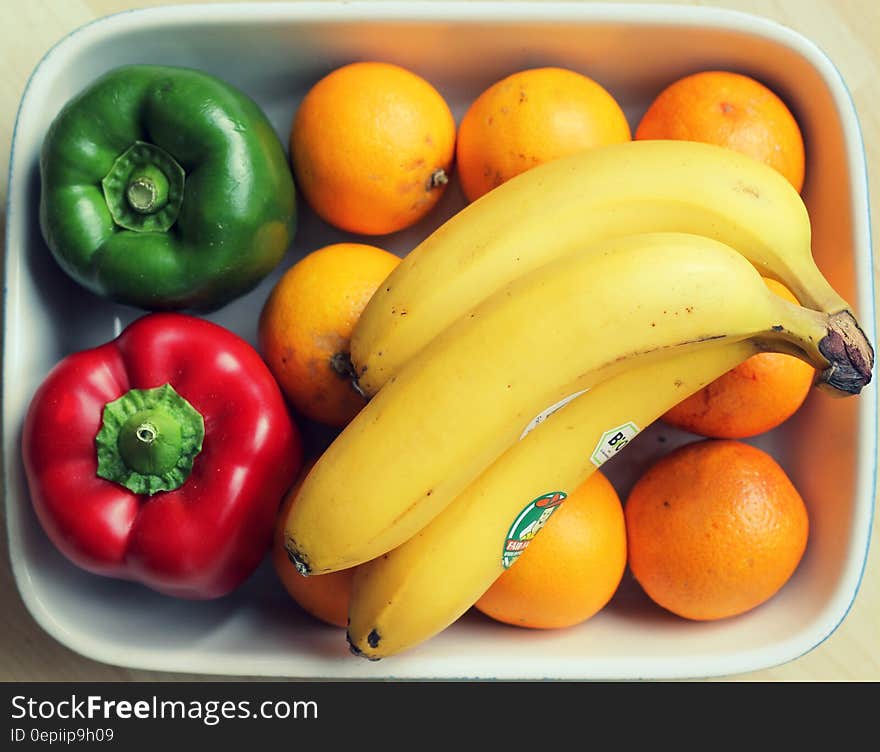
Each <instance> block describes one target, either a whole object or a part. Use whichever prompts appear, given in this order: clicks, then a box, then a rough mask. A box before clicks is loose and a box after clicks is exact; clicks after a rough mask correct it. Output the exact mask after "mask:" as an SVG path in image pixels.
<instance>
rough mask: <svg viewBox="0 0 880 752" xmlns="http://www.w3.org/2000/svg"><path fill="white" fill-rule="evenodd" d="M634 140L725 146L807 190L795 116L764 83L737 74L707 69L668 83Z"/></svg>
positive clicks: (799, 134) (641, 122) (802, 153)
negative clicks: (768, 167) (764, 164)
mask: <svg viewBox="0 0 880 752" xmlns="http://www.w3.org/2000/svg"><path fill="white" fill-rule="evenodd" d="M635 138H636V139H637V140H639V139H674V140H679V141H703V142H706V143H710V144H717V145H718V146H725V147H727V148H729V149H734V150H735V151H739V152H742V153H743V154H747V155H749V156H750V157H752V158H754V159H757V160H758V161H761V162H764V163H766V164H768V165H770V166H771V167H773V168H775V169H776V170H778V171H779V172H780V173H782V174H783V175H784V176H785V177H786V178H787V179H788V181H789V182H790V183H791V184H792V185H793V186H794V187H795V189H796V190H798V191H800V190H801V188H803V184H804V159H805V157H804V140H803V136H802V134H801V130H800V127H799V126H798V123H797V121H796V120H795V118H794V115H793V114H792V113H791V110H789V109H788V107H787V106H786V105H785V103H784V102H783V101H782V100H781V99H780V98H779V97H778V96H777V95H776V94H775V93H774V92H772V91H771V90H770V89H768V88H767V87H766V86H765V85H764V84H762V83H760V82H759V81H756V80H755V79H753V78H751V77H749V76H744V75H742V74H739V73H729V72H726V71H704V72H702V73H695V74H693V75H690V76H685V77H684V78H681V79H679V80H677V81H675V82H674V83H672V84H670V85H669V86H667V87H666V88H665V89H664V90H663V91H661V92H660V94H659V95H658V96H657V98H656V99H654V101H653V102H652V103H651V105H650V106H649V107H648V110H647V111H646V112H645V114H644V115H643V116H642V119H641V121H640V122H639V125H638V127H637V128H636V134H635Z"/></svg>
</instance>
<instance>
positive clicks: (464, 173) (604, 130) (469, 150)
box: [456, 67, 631, 201]
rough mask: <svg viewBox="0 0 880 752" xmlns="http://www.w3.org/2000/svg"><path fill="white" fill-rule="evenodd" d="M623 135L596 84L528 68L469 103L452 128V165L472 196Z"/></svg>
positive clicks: (622, 122)
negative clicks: (454, 129) (454, 137)
mask: <svg viewBox="0 0 880 752" xmlns="http://www.w3.org/2000/svg"><path fill="white" fill-rule="evenodd" d="M630 138H631V133H630V128H629V123H628V122H627V120H626V116H625V115H624V114H623V111H622V110H621V108H620V106H619V105H618V103H617V102H616V101H615V99H614V97H612V96H611V94H610V93H609V92H608V91H607V90H606V89H605V88H603V87H602V86H601V85H600V84H599V83H597V82H596V81H594V80H593V79H591V78H588V77H587V76H584V75H581V74H580V73H577V72H575V71H572V70H567V69H565V68H555V67H547V68H530V69H528V70H523V71H519V72H517V73H514V74H512V75H510V76H507V77H506V78H503V79H501V80H500V81H497V82H496V83H494V84H492V86H490V87H489V88H488V89H486V90H485V91H483V92H482V93H481V94H480V95H479V96H478V97H477V98H476V99H475V100H474V101H473V102H472V103H471V105H470V107H469V108H468V110H467V112H466V113H465V115H464V117H463V118H462V121H461V125H460V126H459V129H458V145H457V146H456V170H457V171H458V176H459V180H460V182H461V186H462V189H463V191H464V194H465V196H466V198H467V199H468V201H475V200H476V199H477V198H479V197H480V196H482V195H483V194H484V193H488V192H489V191H490V190H492V189H493V188H495V187H497V186H499V185H501V184H502V183H503V182H505V181H506V180H509V179H510V178H512V177H514V176H515V175H519V174H520V173H522V172H525V171H526V170H528V169H530V168H531V167H535V166H536V165H539V164H542V163H544V162H549V161H551V160H554V159H558V158H559V157H564V156H567V155H569V154H573V153H575V152H578V151H582V150H584V149H589V148H591V147H594V146H600V145H603V144H611V143H617V142H620V141H629V140H630Z"/></svg>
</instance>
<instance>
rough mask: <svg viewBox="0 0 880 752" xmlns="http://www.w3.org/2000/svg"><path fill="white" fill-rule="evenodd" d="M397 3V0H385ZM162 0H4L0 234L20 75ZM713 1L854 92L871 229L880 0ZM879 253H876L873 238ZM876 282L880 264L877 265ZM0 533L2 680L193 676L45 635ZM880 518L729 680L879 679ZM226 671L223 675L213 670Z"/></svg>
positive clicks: (878, 143) (878, 160)
mask: <svg viewBox="0 0 880 752" xmlns="http://www.w3.org/2000/svg"><path fill="white" fill-rule="evenodd" d="M182 1H185V0H182ZM387 1H388V2H393V1H394V0H387ZM164 4H168V3H162V2H159V1H158V0H28V2H21V1H20V0H0V58H2V60H0V61H2V71H3V72H2V74H0V206H2V207H3V212H2V215H0V236H2V235H4V234H5V226H4V223H5V205H6V197H7V184H6V181H7V174H8V160H9V147H10V142H11V137H12V129H13V124H14V120H15V114H16V111H17V109H18V104H19V101H20V99H21V96H22V93H23V91H24V87H25V83H26V81H27V79H28V77H29V75H30V73H31V71H32V70H33V68H34V67H35V66H36V64H37V63H38V62H39V60H40V58H41V57H42V56H43V54H44V53H45V52H46V51H47V50H48V49H49V47H51V46H52V45H53V44H54V43H55V42H56V41H58V40H59V39H60V38H61V37H62V36H64V35H65V34H67V33H68V32H70V31H72V30H74V29H75V28H77V27H78V26H80V25H82V24H84V23H86V22H88V21H92V20H94V19H96V18H100V17H102V16H104V15H107V14H110V13H114V12H117V11H121V10H127V9H129V8H137V7H147V6H156V5H164ZM684 4H689V5H714V6H721V7H726V8H732V9H736V10H741V11H746V12H750V13H755V14H758V15H762V16H765V17H768V18H771V19H773V20H775V21H779V22H781V23H783V24H785V25H787V26H789V27H791V28H793V29H795V30H796V31H799V32H801V33H802V34H804V35H805V36H807V37H809V38H811V39H812V40H814V41H815V42H816V43H817V44H818V45H819V46H820V47H821V48H823V49H824V51H825V52H826V53H827V54H828V55H829V56H830V57H831V59H832V60H833V61H834V62H835V64H836V65H837V67H838V68H839V69H840V72H841V73H842V74H843V77H844V79H845V80H846V82H847V84H848V86H849V89H850V91H851V92H852V96H853V98H854V100H855V104H856V108H857V110H858V114H859V118H860V120H861V124H862V130H863V135H864V139H865V146H866V149H867V156H868V172H869V181H870V187H871V189H872V203H871V213H872V217H873V223H872V224H873V227H874V228H875V237H877V235H878V234H880V228H878V224H877V222H878V217H880V214H878V212H877V203H876V202H877V199H876V197H877V195H880V97H878V96H877V88H876V86H877V81H878V80H880V56H878V53H877V51H876V50H877V43H878V41H880V3H877V0H717V2H711V3H709V2H706V3H704V2H694V1H693V0H692V1H691V2H688V3H684ZM874 256H875V259H877V258H880V254H878V250H877V245H876V242H875V248H874ZM874 286H875V290H877V289H878V262H875V267H874ZM0 519H2V534H0V681H71V682H73V681H87V680H93V681H131V680H135V681H154V680H178V681H186V680H198V681H204V680H207V679H209V677H201V676H199V677H195V676H191V675H183V674H168V673H161V672H152V671H137V670H128V669H124V668H118V667H115V666H108V665H104V664H101V663H96V662H94V661H91V660H89V659H86V658H84V657H82V656H80V655H78V654H76V653H73V652H71V651H70V650H68V649H67V648H65V647H63V646H62V645H60V644H59V643H57V642H55V641H54V640H53V639H52V638H51V637H49V636H48V635H47V634H45V633H44V632H43V631H42V630H41V629H40V627H39V626H38V625H37V624H36V623H35V622H34V620H33V619H32V618H31V616H30V614H29V613H28V612H27V610H26V609H25V607H24V605H23V603H22V601H21V599H20V597H19V594H18V590H17V588H16V585H15V581H14V579H13V576H12V573H11V570H10V566H9V553H8V545H7V535H6V525H5V514H3V516H2V517H0ZM878 533H880V516H875V520H874V530H873V535H872V545H871V549H870V553H869V559H868V564H867V570H866V573H865V576H864V579H863V582H862V585H861V588H860V590H859V593H858V596H857V598H856V601H855V604H854V605H853V607H852V609H851V611H850V612H849V615H848V616H847V617H846V619H845V621H844V622H843V624H842V625H841V626H840V627H839V628H838V629H837V630H836V631H835V632H834V633H833V634H832V635H831V637H829V638H828V639H827V640H826V641H825V642H824V643H822V644H821V645H820V646H818V647H817V648H815V649H814V650H813V651H811V652H810V653H808V654H806V655H804V656H802V657H801V658H798V659H797V660H794V661H791V662H789V663H787V664H784V665H782V666H778V667H775V668H772V669H768V670H764V671H759V672H755V673H749V674H740V675H737V676H732V677H728V678H727V679H729V680H733V681H742V680H751V681H876V680H878V679H880V535H878ZM215 678H217V679H222V678H225V677H215Z"/></svg>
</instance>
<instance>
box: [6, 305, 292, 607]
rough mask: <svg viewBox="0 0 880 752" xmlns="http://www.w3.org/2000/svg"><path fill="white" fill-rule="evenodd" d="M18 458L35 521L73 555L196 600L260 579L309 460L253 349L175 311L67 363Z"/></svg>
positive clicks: (46, 391) (47, 388)
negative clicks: (284, 505) (289, 496)
mask: <svg viewBox="0 0 880 752" xmlns="http://www.w3.org/2000/svg"><path fill="white" fill-rule="evenodd" d="M22 450H23V459H24V466H25V472H26V476H27V481H28V487H29V490H30V494H31V500H32V503H33V506H34V509H35V511H36V514H37V517H38V518H39V520H40V523H41V524H42V526H43V528H44V529H45V531H46V533H47V534H48V536H49V538H50V539H51V540H52V542H53V543H54V544H55V545H56V546H57V547H58V549H59V550H60V551H61V552H62V553H63V554H64V555H65V556H67V557H68V558H69V559H70V560H71V561H72V562H73V563H75V564H77V565H78V566H80V567H82V568H83V569H86V570H88V571H90V572H93V573H96V574H100V575H106V576H110V577H117V578H122V579H128V580H134V581H138V582H141V583H143V584H144V585H146V586H148V587H150V588H152V589H154V590H157V591H159V592H161V593H164V594H166V595H170V596H175V597H180V598H192V599H207V598H215V597H219V596H222V595H225V594H226V593H229V592H230V591H231V590H233V589H234V588H235V587H237V586H238V585H239V584H241V583H242V582H243V581H244V580H245V579H246V578H247V577H248V576H249V575H250V574H251V573H252V572H253V571H254V569H255V568H256V567H257V566H258V564H259V563H260V561H261V560H262V558H263V556H264V555H265V554H266V552H267V551H268V549H269V547H270V545H271V541H272V532H273V527H274V522H275V516H276V514H277V511H278V507H279V504H280V502H281V499H282V496H283V495H284V493H285V492H286V491H287V490H288V488H289V487H290V486H291V485H292V483H293V481H294V479H295V477H296V475H297V473H298V471H299V469H300V466H301V464H302V440H301V435H300V433H299V430H298V428H297V426H296V424H295V423H294V422H293V421H292V419H291V417H290V414H289V413H288V411H287V406H286V404H285V402H284V398H283V397H282V395H281V392H280V390H279V388H278V385H277V383H276V382H275V380H274V379H273V377H272V375H271V374H270V372H269V370H268V368H267V367H266V365H265V364H264V362H263V361H262V360H261V358H260V356H259V355H258V354H257V352H256V351H255V350H254V349H253V348H252V347H251V346H250V345H249V344H248V343H247V342H245V341H244V340H243V339H241V338H240V337H238V336H237V335H235V334H233V333H232V332H230V331H228V330H227V329H224V328H223V327H221V326H218V325H217V324H213V323H211V322H209V321H206V320H204V319H201V318H197V317H194V316H189V315H185V314H177V313H155V314H148V315H146V316H144V317H142V318H140V319H138V320H137V321H135V322H134V323H132V324H131V325H130V326H128V327H127V328H126V329H125V330H124V331H123V332H122V333H121V334H120V335H119V337H117V338H116V339H114V340H112V341H110V342H108V343H106V344H104V345H101V346H100V347H96V348H93V349H90V350H84V351H81V352H78V353H75V354H73V355H70V356H68V357H66V358H65V359H64V360H62V361H61V362H60V363H58V364H57V365H56V366H55V368H54V369H53V370H52V371H51V372H50V374H49V375H48V376H47V378H46V379H45V381H44V382H43V383H42V384H41V385H40V387H39V389H38V390H37V392H36V394H35V395H34V397H33V399H32V401H31V404H30V407H29V410H28V413H27V416H26V418H25V424H24V432H23V446H22Z"/></svg>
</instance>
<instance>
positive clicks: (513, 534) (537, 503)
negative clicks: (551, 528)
mask: <svg viewBox="0 0 880 752" xmlns="http://www.w3.org/2000/svg"><path fill="white" fill-rule="evenodd" d="M566 498H568V494H567V493H565V491H552V492H551V493H546V494H544V495H543V496H539V497H538V498H537V499H535V500H534V501H531V502H529V503H528V504H527V505H526V507H525V509H523V510H522V511H521V512H520V513H519V514H518V515H517V516H516V519H515V520H514V521H513V524H512V525H511V526H510V530H508V531H507V537H506V538H505V539H504V551H503V552H502V554H501V566H503V567H504V568H505V569H507V568H508V567H509V566H510V565H511V564H513V562H515V561H516V560H517V559H518V558H519V556H520V554H521V553H522V552H523V551H525V550H526V547H527V546H528V545H529V542H530V541H531V540H532V538H534V537H535V536H536V535H537V534H538V531H539V530H540V529H541V528H542V527H544V525H546V524H547V520H549V519H550V515H551V514H553V512H555V511H556V510H557V509H558V508H559V505H560V504H562V502H563V501H565V499H566Z"/></svg>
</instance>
